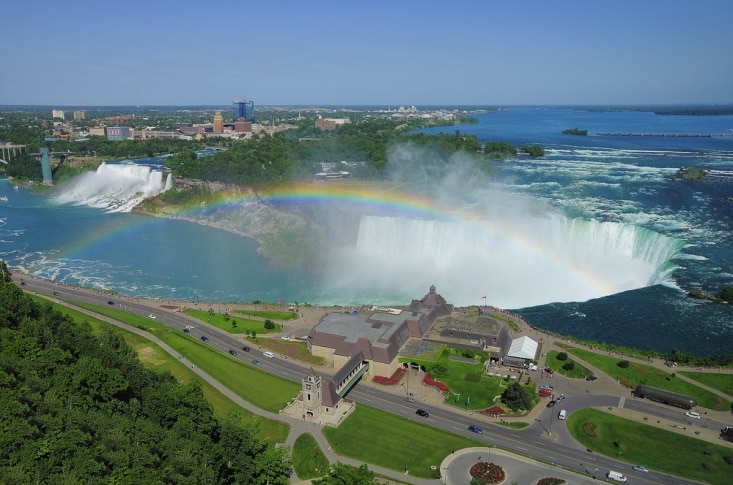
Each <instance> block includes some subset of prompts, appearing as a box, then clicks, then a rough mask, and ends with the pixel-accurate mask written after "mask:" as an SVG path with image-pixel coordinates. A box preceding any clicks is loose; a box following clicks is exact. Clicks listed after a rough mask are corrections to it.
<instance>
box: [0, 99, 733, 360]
mask: <svg viewBox="0 0 733 485" xmlns="http://www.w3.org/2000/svg"><path fill="white" fill-rule="evenodd" d="M479 118H480V123H479V124H476V125H465V126H458V127H447V128H443V129H444V130H445V131H446V132H447V133H454V132H455V130H456V129H459V130H460V131H461V132H472V133H475V134H476V135H477V136H478V138H479V139H480V140H481V141H482V142H485V141H487V140H492V141H505V142H509V143H512V144H515V145H522V144H525V143H530V144H540V145H543V146H544V147H545V150H546V156H545V157H544V158H542V159H538V160H530V159H528V158H524V157H520V158H519V159H517V160H508V161H505V162H502V163H501V164H500V166H499V174H498V177H497V178H496V179H492V180H487V181H481V183H479V184H476V185H478V188H476V189H475V190H474V189H472V190H471V191H470V192H471V193H470V194H468V193H467V192H468V190H467V189H466V188H465V186H464V187H463V188H462V189H460V190H458V192H466V193H465V194H464V193H462V194H461V195H464V196H466V197H465V198H464V199H463V200H462V202H463V204H464V209H465V210H467V211H470V215H471V216H472V219H470V218H468V217H461V218H458V220H457V221H451V222H449V223H443V222H441V221H434V220H426V219H409V220H408V219H404V218H403V219H401V218H400V216H399V215H394V214H382V215H374V214H371V215H368V216H364V217H362V219H361V221H360V222H359V224H358V225H357V226H358V227H359V232H358V234H356V235H354V236H353V238H352V240H351V243H343V244H344V245H345V246H348V247H329V248H324V251H325V252H327V253H328V255H329V257H330V256H332V262H333V264H332V265H331V266H327V267H326V268H323V271H317V270H314V271H303V270H298V269H292V268H281V267H275V266H273V265H271V264H270V263H269V261H267V260H266V259H264V258H262V257H260V256H259V255H258V254H257V244H256V243H254V242H253V241H251V240H248V239H246V238H242V237H240V236H237V235H235V234H231V233H228V232H224V231H221V230H217V229H212V228H208V227H203V226H199V225H196V224H192V223H188V222H184V221H175V220H164V219H155V218H150V217H146V216H141V215H137V214H132V213H127V212H110V211H109V210H107V209H104V208H100V207H90V206H86V205H75V204H74V203H66V204H59V203H58V202H57V201H55V200H53V199H52V198H50V197H47V196H37V195H33V194H32V193H31V192H30V191H27V190H23V189H21V190H14V189H13V188H12V186H11V185H10V184H9V183H7V181H5V180H3V179H0V195H4V196H6V197H7V199H8V200H7V202H5V201H0V257H2V259H4V260H5V261H6V262H7V263H8V265H9V266H10V267H11V268H15V269H16V270H21V269H22V270H24V271H27V272H29V273H32V274H35V275H38V276H42V277H46V278H50V279H54V280H57V281H63V282H66V283H71V284H83V285H87V286H93V287H98V288H106V289H112V290H116V291H120V292H123V293H127V294H131V295H142V296H149V297H155V298H161V299H167V298H172V299H182V300H211V301H252V300H261V301H268V302H274V301H277V300H278V299H279V298H283V300H284V301H286V302H293V301H298V302H301V303H302V302H310V303H313V304H360V303H375V304H390V303H392V304H407V303H409V301H410V300H411V299H412V298H417V297H420V296H422V295H423V294H425V293H426V292H427V288H428V287H429V286H430V285H431V284H435V285H436V286H437V288H438V291H439V292H440V293H441V294H443V295H444V296H445V297H446V298H447V299H448V300H449V301H451V302H454V303H457V304H461V305H468V304H482V303H483V302H484V300H483V299H482V296H484V295H485V296H487V300H486V301H487V302H488V303H489V304H496V305H498V306H503V307H506V308H512V309H514V310H515V311H517V312H518V313H521V314H522V315H524V316H525V317H526V318H527V319H528V320H529V321H530V322H531V323H532V324H534V325H536V326H538V327H541V328H545V329H547V330H550V331H554V332H559V333H566V334H573V335H576V336H579V337H583V338H589V339H594V340H598V341H606V342H614V343H618V344H623V345H630V346H635V347H645V348H654V349H657V350H661V351H667V350H670V349H672V348H677V349H682V350H686V351H691V352H695V353H698V354H703V355H711V354H720V353H729V352H730V350H729V346H728V342H730V341H731V338H732V337H733V309H731V307H730V306H727V305H716V304H711V303H707V302H700V301H695V300H691V299H689V298H687V297H686V296H685V294H684V293H683V292H682V291H681V290H680V288H699V289H702V290H705V291H709V292H715V291H717V290H718V289H719V288H721V287H722V286H723V285H733V237H732V236H731V233H732V231H731V229H733V227H731V226H733V202H731V201H730V200H728V197H733V183H731V181H730V180H731V179H730V178H728V176H727V173H728V172H731V171H733V136H726V137H717V138H689V137H688V138H670V137H667V138H661V137H603V136H588V137H578V136H572V135H562V134H561V132H562V130H564V129H567V128H574V127H576V128H581V129H588V130H589V131H591V132H606V131H627V132H642V131H643V132H665V133H670V132H679V133H707V132H710V133H731V135H733V131H731V129H733V117H731V116H723V117H693V116H658V115H654V114H652V113H641V112H631V111H617V112H597V111H584V110H577V109H568V108H529V107H521V108H512V107H509V108H506V109H505V111H504V112H503V113H501V114H497V113H489V114H485V115H480V116H479ZM440 130H441V129H440V128H436V129H430V130H425V131H429V132H438V131H440ZM144 162H145V164H147V165H151V166H153V167H154V166H156V164H157V163H159V161H158V160H155V159H152V160H147V161H144ZM684 166H700V167H702V168H706V169H710V170H714V171H716V172H720V173H721V175H722V176H721V177H720V178H717V179H716V181H712V180H711V181H705V182H701V183H695V184H688V183H684V182H682V181H681V180H679V179H678V178H677V177H676V174H677V170H678V169H679V168H680V167H684ZM143 175H144V174H143ZM99 177H100V178H101V179H103V178H104V177H103V175H101V174H100V175H99ZM148 177H150V176H148ZM156 183H157V182H156ZM141 184H142V185H143V186H145V187H149V186H150V185H151V184H152V182H151V179H150V178H147V179H144V180H143V181H142V182H141ZM80 185H82V187H81V188H82V189H83V188H84V187H87V188H88V187H91V186H95V187H96V185H100V186H102V185H104V182H103V181H99V180H97V179H90V180H88V181H85V182H84V183H83V184H80ZM445 186H446V187H450V181H445ZM129 190H130V191H132V190H134V189H129ZM67 194H68V191H67ZM497 194H499V195H498V196H497ZM85 197H86V196H78V198H79V200H78V201H77V202H82V200H81V199H84V198H85ZM116 197H117V196H116ZM102 198H104V196H102ZM520 206H521V210H519V207H520ZM498 208H500V210H498ZM477 215H478V216H479V217H478V218H477ZM467 220H471V221H472V223H471V224H467V223H465V221H467ZM477 221H478V222H477ZM341 229H343V228H342V227H337V228H335V229H333V231H332V233H333V234H339V231H340V230H341ZM352 243H353V245H349V244H352ZM293 244H297V241H294V242H293ZM528 255H529V256H528ZM327 259H331V258H327ZM446 262H447V263H446ZM565 273H567V274H565ZM563 278H564V279H563ZM559 290H564V291H559Z"/></svg>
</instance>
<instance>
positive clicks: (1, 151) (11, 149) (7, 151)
mask: <svg viewBox="0 0 733 485" xmlns="http://www.w3.org/2000/svg"><path fill="white" fill-rule="evenodd" d="M24 151H25V145H15V144H13V143H0V163H4V164H5V165H7V164H8V160H9V159H10V155H15V154H16V153H23V152H24Z"/></svg>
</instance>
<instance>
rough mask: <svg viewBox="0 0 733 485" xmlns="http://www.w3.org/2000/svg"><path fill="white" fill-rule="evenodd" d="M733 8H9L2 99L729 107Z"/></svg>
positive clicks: (675, 1) (677, 2)
mask: <svg viewBox="0 0 733 485" xmlns="http://www.w3.org/2000/svg"><path fill="white" fill-rule="evenodd" d="M731 14H733V4H730V3H729V2H724V1H721V0H709V1H706V2H692V1H688V0H672V1H661V0H651V1H647V2H632V1H627V0H622V1H619V2H613V3H612V4H594V5H593V8H592V10H591V9H588V4H587V3H580V2H570V3H567V2H566V3H563V4H553V3H551V2H542V1H527V2H521V3H516V4H515V3H511V4H509V3H506V4H505V3H499V2H485V3H483V2H481V3H479V2H467V1H466V2H458V3H455V2H453V3H451V4H450V5H449V4H448V3H446V2H436V1H426V2H420V3H419V4H408V3H406V2H404V3H402V2H391V3H388V2H383V1H381V0H380V1H376V2H371V3H370V4H369V6H368V8H366V7H363V6H360V5H351V4H344V3H343V2H333V1H321V2H315V3H302V2H288V1H285V2H278V3H276V4H268V3H266V2H265V3H262V4H251V5H250V4H242V3H240V2H234V1H230V0H224V1H222V2H217V3H216V4H214V5H213V6H208V5H207V6H202V5H201V4H200V3H193V2H190V1H188V0H184V1H179V2H175V3H174V2H169V1H162V2H155V3H153V4H150V3H144V2H140V1H139V0H132V1H130V2H126V3H125V4H124V8H121V5H120V4H106V3H103V4H98V3H93V2H83V1H77V2H70V3H66V4H57V3H53V2H50V1H48V0H38V1H34V2H27V3H21V2H13V3H11V4H8V5H6V6H4V7H3V17H4V19H5V20H6V21H5V22H4V26H3V29H2V31H1V32H0V41H2V42H1V43H0V45H2V46H3V47H4V48H3V49H2V54H3V60H4V62H3V66H4V69H3V72H4V75H3V76H1V77H0V104H2V105H24V104H28V105H56V106H125V105H127V106H129V105H226V104H227V103H228V102H229V103H231V100H233V99H241V98H246V99H252V100H254V101H255V104H257V105H259V106H263V105H298V106H302V105H391V106H400V105H405V106H409V105H416V106H419V105H521V104H529V105H533V104H544V105H589V104H626V105H632V104H710V103H715V104H725V103H729V102H733V55H731V54H730V52H729V51H730V46H732V45H733V31H731V30H730V29H729V28H728V26H727V19H729V18H730V17H731Z"/></svg>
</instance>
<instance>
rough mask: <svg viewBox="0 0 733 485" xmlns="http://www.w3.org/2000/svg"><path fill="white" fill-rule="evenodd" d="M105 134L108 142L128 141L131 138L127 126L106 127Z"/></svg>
mask: <svg viewBox="0 0 733 485" xmlns="http://www.w3.org/2000/svg"><path fill="white" fill-rule="evenodd" d="M90 132H91V131H90ZM105 132H106V134H107V139H108V140H128V139H130V138H131V131H130V128H129V127H128V126H108V127H107V128H106V130H105Z"/></svg>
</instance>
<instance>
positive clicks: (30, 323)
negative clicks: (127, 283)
mask: <svg viewBox="0 0 733 485" xmlns="http://www.w3.org/2000/svg"><path fill="white" fill-rule="evenodd" d="M257 436H258V434H257V424H256V421H249V420H244V419H243V418H241V417H239V416H236V415H228V416H217V415H216V414H215V413H214V411H213V408H212V407H211V405H210V404H209V403H208V402H207V401H206V399H205V398H204V396H203V393H202V391H201V387H200V385H199V384H197V383H196V382H195V381H194V382H192V383H191V384H189V385H181V384H178V383H177V382H176V380H175V379H174V377H173V376H172V375H170V374H169V373H165V374H160V373H156V372H153V371H150V370H147V369H145V368H144V367H143V366H142V364H141V363H140V361H139V360H138V358H137V354H136V353H135V352H134V350H132V349H131V348H130V347H129V346H128V345H127V344H126V343H125V341H124V340H123V338H122V337H121V336H120V335H119V333H117V332H115V331H114V330H112V329H106V330H103V331H102V332H101V334H100V335H98V336H97V335H95V334H93V333H92V330H91V327H90V326H89V325H86V324H83V325H79V324H76V323H74V322H73V321H72V320H71V319H70V318H68V317H66V316H64V315H63V314H61V313H60V312H58V311H54V310H53V309H52V308H51V306H50V305H39V304H37V303H35V301H34V300H32V299H31V298H29V297H28V296H26V295H25V294H24V292H23V291H22V290H21V289H20V288H19V287H17V286H16V285H15V284H14V283H12V281H11V279H10V272H9V270H8V268H7V266H6V265H5V263H4V262H2V261H0V483H3V484H26V483H49V484H51V483H53V484H56V483H75V484H76V483H101V482H105V483H107V482H109V483H112V482H114V483H130V484H140V483H191V484H201V483H212V484H216V483H242V484H245V483H246V484H265V483H269V484H277V483H288V478H287V473H288V472H289V470H290V462H289V457H288V456H287V453H288V451H287V449H284V448H272V447H268V445H267V444H266V443H264V442H263V441H261V440H260V439H259V438H257Z"/></svg>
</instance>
